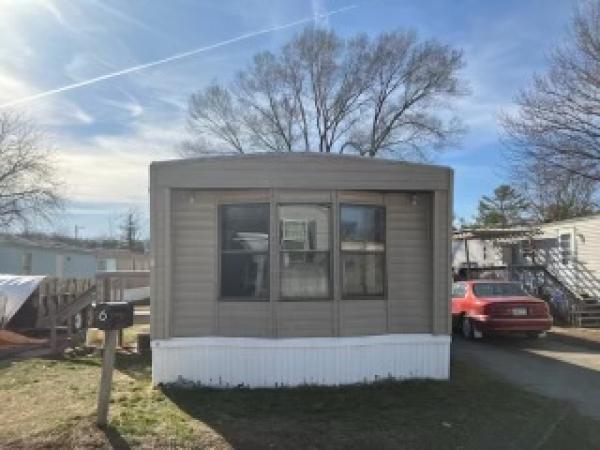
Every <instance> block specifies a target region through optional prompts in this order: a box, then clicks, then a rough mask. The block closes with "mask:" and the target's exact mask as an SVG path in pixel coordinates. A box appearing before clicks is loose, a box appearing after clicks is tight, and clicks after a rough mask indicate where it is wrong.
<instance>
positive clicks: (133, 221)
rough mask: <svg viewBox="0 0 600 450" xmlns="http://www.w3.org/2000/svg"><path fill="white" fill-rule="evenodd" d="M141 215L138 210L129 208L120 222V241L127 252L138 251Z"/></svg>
mask: <svg viewBox="0 0 600 450" xmlns="http://www.w3.org/2000/svg"><path fill="white" fill-rule="evenodd" d="M141 228H142V224H141V214H140V211H139V209H138V208H136V207H133V206H132V207H130V208H129V209H128V210H127V212H126V213H125V214H124V215H123V218H122V222H121V233H122V241H123V242H124V243H125V245H126V246H127V248H128V249H129V250H139V249H140V247H141V242H140V238H141Z"/></svg>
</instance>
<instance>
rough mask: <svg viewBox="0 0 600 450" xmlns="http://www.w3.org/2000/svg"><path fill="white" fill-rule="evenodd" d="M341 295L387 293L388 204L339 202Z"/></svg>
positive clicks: (344, 296)
mask: <svg viewBox="0 0 600 450" xmlns="http://www.w3.org/2000/svg"><path fill="white" fill-rule="evenodd" d="M340 250H341V255H340V257H341V266H342V270H341V278H342V280H341V281H342V297H343V298H345V299H349V298H383V297H384V295H385V289H384V286H385V208H384V207H382V206H371V205H341V206H340Z"/></svg>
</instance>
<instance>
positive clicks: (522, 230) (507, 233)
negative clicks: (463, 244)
mask: <svg viewBox="0 0 600 450" xmlns="http://www.w3.org/2000/svg"><path fill="white" fill-rule="evenodd" d="M541 232H542V231H541V230H540V229H539V228H537V227H513V228H471V229H469V228H466V229H462V230H460V231H455V232H454V234H453V236H452V237H453V238H454V239H461V240H462V239H498V240H513V239H528V238H532V237H534V236H535V235H538V234H541Z"/></svg>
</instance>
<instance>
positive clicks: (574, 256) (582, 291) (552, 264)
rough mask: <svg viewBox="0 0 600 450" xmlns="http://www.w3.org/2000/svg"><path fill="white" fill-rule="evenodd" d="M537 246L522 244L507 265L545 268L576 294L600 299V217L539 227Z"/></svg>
mask: <svg viewBox="0 0 600 450" xmlns="http://www.w3.org/2000/svg"><path fill="white" fill-rule="evenodd" d="M539 229H540V235H538V236H536V237H535V239H534V241H533V245H531V244H528V243H527V242H525V241H520V242H518V243H517V244H515V245H516V248H515V251H513V252H512V253H511V255H512V258H511V259H510V260H507V261H505V262H506V263H507V264H541V265H544V266H546V267H547V268H548V270H549V271H550V272H552V273H553V275H555V276H556V277H557V278H558V279H559V280H560V281H561V282H562V283H563V284H564V285H565V286H566V287H568V288H569V289H570V290H571V291H572V292H573V293H574V294H576V295H578V296H580V297H583V298H595V299H600V214H594V215H590V216H587V217H580V218H577V219H570V220H563V221H559V222H551V223H546V224H542V225H539Z"/></svg>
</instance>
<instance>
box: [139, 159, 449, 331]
mask: <svg viewBox="0 0 600 450" xmlns="http://www.w3.org/2000/svg"><path fill="white" fill-rule="evenodd" d="M283 160H285V161H284V162H282V161H283ZM451 183H452V173H451V171H449V170H447V169H445V168H439V167H433V166H419V165H410V164H399V163H386V162H383V161H380V160H366V159H358V158H345V157H341V158H340V157H337V158H336V157H315V156H314V155H311V156H301V155H285V156H284V155H280V156H271V155H268V156H264V157H263V156H261V157H248V158H246V157H241V158H239V159H237V158H230V159H227V158H214V159H213V158H208V159H206V160H205V159H202V160H191V161H182V162H166V163H159V164H153V166H152V168H151V189H150V192H151V233H152V253H153V272H152V338H153V339H160V338H168V337H170V336H210V335H218V336H244V337H305V336H324V337H325V336H338V335H339V336H357V335H374V334H384V333H434V334H438V333H441V334H444V333H449V325H448V324H449V310H448V305H449V286H450V282H449V277H450V269H449V267H450V261H449V242H450V241H449V238H450V219H449V218H450V217H451V216H452V212H451V206H450V205H449V202H450V201H451V196H450V195H449V191H450V190H451V188H452V187H451V186H452V184H451ZM224 187H227V189H224ZM233 187H239V188H243V189H233ZM403 191H404V192H403ZM434 192H435V195H434ZM413 194H416V195H417V203H416V204H414V205H413V204H412V202H411V197H412V195H413ZM434 197H435V198H436V199H437V200H436V201H435V202H434V200H433V199H434ZM263 202H264V203H270V206H271V236H270V243H271V250H270V289H271V298H270V300H269V301H263V302H256V301H219V258H220V255H219V245H218V236H219V230H218V211H219V205H221V204H235V203H263ZM280 203H281V204H288V203H308V204H310V203H327V204H330V205H331V216H332V217H331V223H332V236H331V248H332V252H331V259H332V277H333V278H332V292H333V298H332V299H331V300H319V301H313V300H302V299H300V300H293V301H280V299H279V283H280V279H279V278H280V277H279V252H278V247H277V246H275V245H274V244H275V243H277V242H278V239H279V223H278V219H277V208H276V206H277V205H278V204H280ZM344 203H345V204H347V203H355V204H374V205H385V206H386V296H385V298H384V299H368V300H367V299H362V300H361V299H356V300H342V299H341V290H340V273H339V267H338V266H339V263H340V261H339V217H338V214H339V205H340V204H344ZM434 227H435V228H434ZM434 242H438V246H437V248H436V247H435V246H434ZM434 259H435V262H436V263H435V264H434ZM434 283H435V285H434ZM434 294H435V295H436V297H435V298H434V297H433V296H434Z"/></svg>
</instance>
